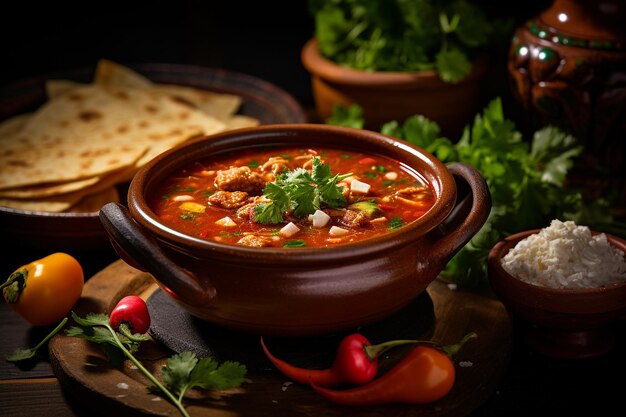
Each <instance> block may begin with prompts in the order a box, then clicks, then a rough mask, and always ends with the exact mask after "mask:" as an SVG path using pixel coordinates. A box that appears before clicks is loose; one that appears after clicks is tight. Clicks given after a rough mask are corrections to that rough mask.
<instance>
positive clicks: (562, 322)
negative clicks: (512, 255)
mask: <svg viewBox="0 0 626 417" xmlns="http://www.w3.org/2000/svg"><path fill="white" fill-rule="evenodd" d="M538 232H539V229H536V230H529V231H525V232H521V233H517V234H514V235H511V236H509V237H507V238H505V239H503V240H502V241H500V242H498V243H497V244H496V245H495V246H494V247H493V248H492V249H491V251H490V252H489V257H488V270H489V281H490V283H491V287H492V288H493V291H494V293H495V294H496V295H497V296H498V298H500V300H501V301H502V303H503V304H504V305H505V307H506V308H507V310H508V311H509V312H510V313H511V314H512V316H513V317H514V318H516V319H519V323H520V324H521V329H522V331H523V333H524V338H525V341H526V343H527V344H528V345H529V346H530V347H531V348H533V349H534V350H536V351H538V352H540V353H542V354H545V355H547V356H551V357H558V358H572V359H574V358H588V357H595V356H601V355H604V354H606V353H607V352H609V351H610V350H611V349H612V348H613V346H614V343H615V337H614V329H613V326H614V325H615V324H616V323H617V322H618V321H619V320H626V282H624V283H620V284H613V285H610V286H607V287H601V288H584V289H570V288H564V289H560V288H548V287H543V286H538V285H533V284H529V283H527V282H524V281H521V280H520V279H518V278H516V277H514V276H513V275H511V274H509V273H508V272H507V271H506V270H505V269H504V267H503V266H502V263H501V260H502V257H504V256H505V255H506V254H507V253H508V252H509V250H511V249H512V248H513V247H514V246H515V245H517V243H518V242H519V241H521V240H522V239H525V238H526V237H528V236H530V235H532V234H535V233H538ZM592 234H597V232H592ZM606 236H607V239H608V241H609V243H610V244H611V245H612V246H613V247H615V248H617V249H619V250H621V251H623V252H626V241H625V240H624V239H621V238H619V237H616V236H612V235H609V234H607V235H606Z"/></svg>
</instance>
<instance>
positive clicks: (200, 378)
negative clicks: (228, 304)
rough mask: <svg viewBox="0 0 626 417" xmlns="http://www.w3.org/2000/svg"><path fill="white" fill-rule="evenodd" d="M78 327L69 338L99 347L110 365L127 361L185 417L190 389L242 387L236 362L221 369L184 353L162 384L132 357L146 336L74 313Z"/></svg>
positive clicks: (104, 318)
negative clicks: (120, 331) (186, 401)
mask: <svg viewBox="0 0 626 417" xmlns="http://www.w3.org/2000/svg"><path fill="white" fill-rule="evenodd" d="M72 318H73V319H74V321H75V322H76V324H77V326H73V327H71V328H69V329H67V330H66V332H65V333H66V334H67V335H68V336H72V337H79V338H82V339H86V340H88V341H90V342H94V343H97V344H99V345H100V347H101V348H102V350H103V351H104V352H105V354H106V355H107V357H108V358H109V361H110V362H112V363H114V364H117V365H120V364H121V363H122V360H123V359H124V357H126V358H128V359H129V360H130V361H131V362H132V363H133V364H134V365H135V366H136V367H137V368H138V369H139V370H140V371H141V372H142V373H143V374H144V375H145V376H146V378H148V380H149V381H150V382H151V383H152V384H153V386H151V387H150V388H149V390H150V391H152V392H160V393H162V394H163V395H165V396H166V397H167V399H168V400H169V401H171V402H172V404H174V405H175V406H176V408H177V409H178V411H179V412H180V414H181V415H182V416H184V417H189V413H188V412H187V410H186V409H185V406H184V405H183V397H184V395H185V392H187V390H189V389H191V388H202V389H220V390H223V389H229V388H235V387H238V386H240V385H241V384H242V383H243V382H244V381H245V375H246V371H247V370H246V367H245V366H243V365H240V364H239V363H237V362H224V363H223V364H221V365H218V363H217V362H216V361H214V360H213V359H210V358H203V359H198V358H197V357H196V355H195V354H194V353H192V352H182V353H179V354H177V355H174V356H172V357H171V358H170V359H169V360H168V362H167V365H166V366H165V367H164V368H163V370H162V374H161V376H162V379H163V383H161V382H160V381H159V380H158V379H157V378H156V377H155V376H154V375H152V374H151V373H150V372H149V371H148V370H147V369H146V368H145V367H144V366H143V365H142V363H141V362H140V361H139V360H138V359H137V358H136V357H135V356H134V355H133V352H135V351H137V349H138V348H139V345H140V343H141V342H143V341H147V340H150V337H149V336H148V335H147V334H139V333H136V334H130V333H129V332H124V334H122V333H118V332H116V331H115V330H113V328H112V327H111V325H110V324H109V316H108V315H106V314H95V313H90V314H87V315H86V316H85V317H84V318H83V317H79V316H78V315H77V314H76V313H74V312H72Z"/></svg>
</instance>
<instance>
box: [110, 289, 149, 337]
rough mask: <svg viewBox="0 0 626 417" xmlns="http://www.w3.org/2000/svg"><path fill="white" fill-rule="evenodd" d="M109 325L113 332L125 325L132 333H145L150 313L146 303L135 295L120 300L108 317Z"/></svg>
mask: <svg viewBox="0 0 626 417" xmlns="http://www.w3.org/2000/svg"><path fill="white" fill-rule="evenodd" d="M109 323H110V324H111V327H112V328H113V329H115V330H117V329H119V328H120V325H122V324H124V323H126V324H127V325H128V327H130V329H131V330H132V332H134V333H145V332H147V331H148V329H149V328H150V312H149V311H148V306H147V305H146V302H145V301H144V300H143V299H142V298H141V297H137V296H136V295H128V296H126V297H124V298H122V299H121V300H120V301H119V302H118V303H117V305H116V306H115V308H114V309H113V310H112V311H111V314H110V316H109Z"/></svg>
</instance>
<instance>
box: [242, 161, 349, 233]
mask: <svg viewBox="0 0 626 417" xmlns="http://www.w3.org/2000/svg"><path fill="white" fill-rule="evenodd" d="M350 175H352V174H343V175H339V174H335V175H333V174H332V173H331V171H330V165H328V164H324V163H322V161H321V160H320V158H318V157H317V156H315V157H313V161H312V168H311V172H309V171H307V170H306V169H304V168H296V169H294V170H293V171H284V172H282V173H280V174H278V175H277V176H276V181H274V182H270V183H268V184H267V185H266V187H265V189H264V190H263V195H265V197H267V198H268V199H270V200H271V201H270V202H268V203H262V204H259V205H257V206H256V207H255V208H254V212H255V215H254V220H255V221H256V222H259V223H262V224H268V223H273V224H277V223H282V222H283V221H284V217H283V216H284V213H286V212H288V211H293V214H294V215H295V216H296V217H302V216H306V215H309V214H313V213H315V210H318V209H319V208H320V207H321V206H322V205H325V206H327V207H331V208H341V207H345V205H346V197H345V196H344V195H343V194H342V193H341V188H340V187H338V186H337V182H339V181H341V180H342V179H345V178H347V177H349V176H350Z"/></svg>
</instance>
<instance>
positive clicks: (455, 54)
mask: <svg viewBox="0 0 626 417" xmlns="http://www.w3.org/2000/svg"><path fill="white" fill-rule="evenodd" d="M435 64H436V67H437V72H438V73H439V76H440V77H441V79H442V80H444V81H447V82H449V83H457V82H459V81H461V80H462V79H463V78H465V77H466V76H467V75H469V73H470V71H471V70H472V63H471V62H470V61H469V59H468V58H467V55H465V54H464V53H463V52H461V51H460V50H458V49H450V50H447V51H441V52H439V53H438V54H437V56H436V57H435Z"/></svg>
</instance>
